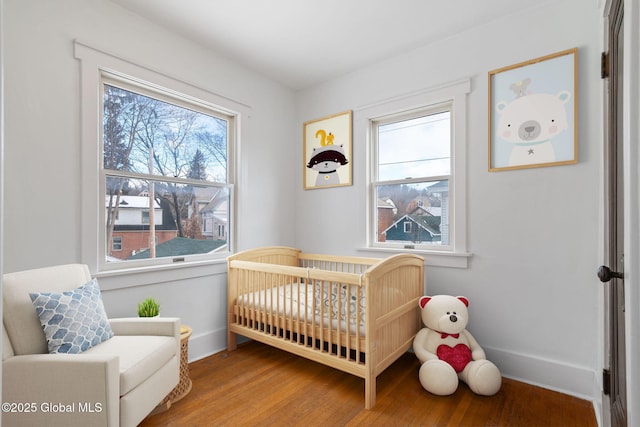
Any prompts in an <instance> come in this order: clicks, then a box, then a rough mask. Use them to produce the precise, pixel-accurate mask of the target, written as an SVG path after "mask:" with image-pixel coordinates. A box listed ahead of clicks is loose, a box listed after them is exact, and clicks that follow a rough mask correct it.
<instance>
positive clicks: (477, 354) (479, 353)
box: [463, 329, 487, 360]
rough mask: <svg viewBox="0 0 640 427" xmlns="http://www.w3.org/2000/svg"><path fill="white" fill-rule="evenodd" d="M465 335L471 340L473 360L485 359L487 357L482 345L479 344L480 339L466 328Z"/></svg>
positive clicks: (470, 346)
mask: <svg viewBox="0 0 640 427" xmlns="http://www.w3.org/2000/svg"><path fill="white" fill-rule="evenodd" d="M463 333H464V335H465V336H466V337H467V341H468V342H469V348H470V349H471V359H473V360H483V359H486V358H487V355H486V354H485V352H484V350H483V349H482V347H480V344H478V341H476V339H475V338H474V337H473V335H471V332H469V331H467V330H466V329H465V330H464V331H463Z"/></svg>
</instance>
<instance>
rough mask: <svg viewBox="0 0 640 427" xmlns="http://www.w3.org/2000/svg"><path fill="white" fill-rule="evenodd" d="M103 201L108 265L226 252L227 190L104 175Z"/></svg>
mask: <svg viewBox="0 0 640 427" xmlns="http://www.w3.org/2000/svg"><path fill="white" fill-rule="evenodd" d="M105 198H106V200H105V208H106V233H107V234H106V236H107V238H106V242H107V261H108V262H117V261H125V260H137V259H147V258H161V257H175V256H183V255H194V254H204V253H210V252H217V251H223V250H227V241H228V237H229V236H228V231H227V230H228V219H229V206H230V205H231V203H230V192H229V189H228V188H226V187H213V186H193V185H185V184H176V183H172V182H166V181H147V180H138V179H129V178H120V177H107V178H106V197H105ZM112 242H119V245H118V246H117V249H116V248H114V246H116V245H113V244H112ZM114 249H116V250H114Z"/></svg>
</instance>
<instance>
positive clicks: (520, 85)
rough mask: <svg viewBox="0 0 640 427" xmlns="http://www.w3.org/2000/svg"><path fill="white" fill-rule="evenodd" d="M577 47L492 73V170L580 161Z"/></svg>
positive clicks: (490, 85) (490, 99)
mask: <svg viewBox="0 0 640 427" xmlns="http://www.w3.org/2000/svg"><path fill="white" fill-rule="evenodd" d="M577 89H578V49H577V48H573V49H569V50H565V51H562V52H558V53H554V54H551V55H547V56H544V57H541V58H536V59H532V60H530V61H526V62H522V63H519V64H515V65H511V66H508V67H504V68H500V69H497V70H493V71H490V72H489V171H503V170H512V169H523V168H536V167H542V166H557V165H567V164H572V163H577V162H578V122H577V120H578V115H577V113H578V111H577V107H578V91H577Z"/></svg>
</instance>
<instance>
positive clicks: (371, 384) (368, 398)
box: [364, 376, 376, 409]
mask: <svg viewBox="0 0 640 427" xmlns="http://www.w3.org/2000/svg"><path fill="white" fill-rule="evenodd" d="M375 404H376V377H373V376H372V377H368V378H365V379H364V407H365V409H371V408H373V407H374V406H375Z"/></svg>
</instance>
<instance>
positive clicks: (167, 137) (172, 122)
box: [103, 84, 229, 183]
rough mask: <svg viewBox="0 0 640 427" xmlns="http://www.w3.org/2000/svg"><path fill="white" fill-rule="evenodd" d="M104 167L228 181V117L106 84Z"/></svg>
mask: <svg viewBox="0 0 640 427" xmlns="http://www.w3.org/2000/svg"><path fill="white" fill-rule="evenodd" d="M103 101H104V102H103V108H104V115H103V127H104V137H103V152H104V168H105V169H110V170H118V171H127V172H137V173H142V174H151V175H159V176H171V177H181V178H190V179H197V180H202V181H212V182H221V183H226V182H227V140H228V125H229V123H228V121H227V120H225V119H223V118H220V117H214V116H212V115H207V114H203V113H201V112H198V111H194V110H190V109H187V108H184V107H182V106H179V105H175V104H170V103H167V102H164V101H160V100H158V99H154V98H150V97H147V96H144V95H140V94H138V93H135V92H130V91H128V90H125V89H121V88H119V87H115V86H111V85H108V84H105V85H104V98H103Z"/></svg>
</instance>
